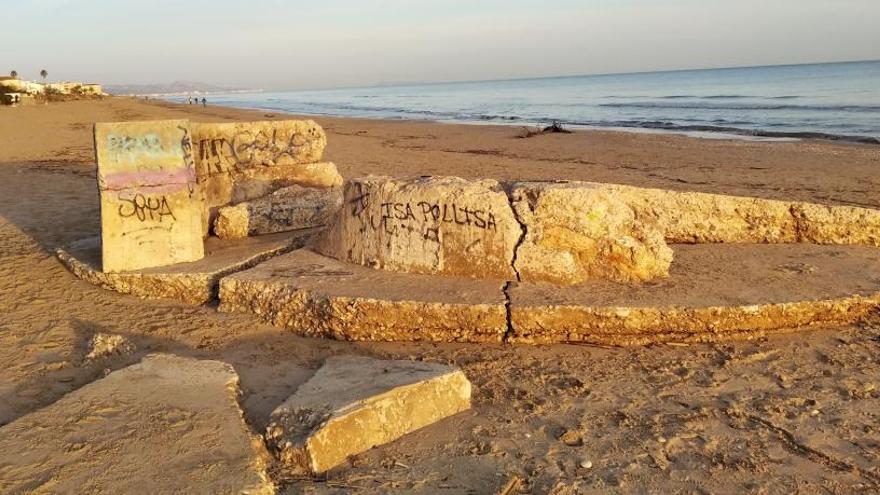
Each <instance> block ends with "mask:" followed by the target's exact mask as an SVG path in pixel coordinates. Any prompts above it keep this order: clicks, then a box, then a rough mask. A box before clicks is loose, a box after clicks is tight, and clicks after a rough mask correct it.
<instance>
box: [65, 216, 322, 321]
mask: <svg viewBox="0 0 880 495" xmlns="http://www.w3.org/2000/svg"><path fill="white" fill-rule="evenodd" d="M316 232H317V231H316V230H314V229H308V230H304V231H300V232H288V233H282V234H273V235H268V236H261V237H254V238H250V239H240V240H229V241H222V240H220V239H217V238H216V237H211V238H209V239H208V240H207V241H206V242H205V249H206V251H207V255H206V256H205V257H204V258H203V259H201V260H199V261H196V262H192V263H181V264H177V265H171V266H165V267H157V268H148V269H144V270H138V271H133V272H123V273H105V272H102V271H101V270H100V269H99V267H100V239H98V238H89V239H84V240H82V241H79V242H76V243H74V244H72V245H71V246H69V247H67V248H66V249H59V250H58V251H57V255H58V259H59V260H61V262H62V263H63V264H64V265H65V266H66V267H67V269H68V270H70V271H71V272H72V273H73V274H74V275H76V276H77V277H79V278H81V279H83V280H85V281H87V282H89V283H91V284H94V285H97V286H99V287H103V288H105V289H111V290H115V291H117V292H121V293H123V294H132V295H135V296H138V297H142V298H145V299H175V300H178V301H181V302H185V303H188V304H204V303H206V302H208V301H210V300H212V299H214V298H215V297H216V295H217V286H218V284H219V282H220V279H221V278H223V277H224V276H226V275H228V274H230V273H234V272H237V271H240V270H245V269H247V268H250V267H252V266H254V265H256V264H257V263H260V262H261V261H264V260H266V259H268V258H271V257H272V256H275V255H278V254H281V253H285V252H287V251H291V250H293V249H297V248H299V247H301V246H302V245H303V244H305V243H306V241H307V240H308V239H309V238H310V237H311V236H313V235H314V234H315V233H316Z"/></svg>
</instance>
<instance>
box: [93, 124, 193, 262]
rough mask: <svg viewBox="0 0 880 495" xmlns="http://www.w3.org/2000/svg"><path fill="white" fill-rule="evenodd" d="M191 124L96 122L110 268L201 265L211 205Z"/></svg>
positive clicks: (103, 231)
mask: <svg viewBox="0 0 880 495" xmlns="http://www.w3.org/2000/svg"><path fill="white" fill-rule="evenodd" d="M192 151H193V150H192V142H191V136H190V130H189V123H188V122H187V121H185V120H163V121H153V122H121V123H104V124H100V123H99V124H95V154H96V156H97V162H98V186H99V189H100V192H101V237H102V239H103V256H102V262H103V271H105V272H120V271H126V270H138V269H141V268H149V267H154V266H163V265H171V264H174V263H182V262H187V261H196V260H199V259H201V258H202V256H203V255H204V247H203V245H202V234H203V221H204V213H205V202H204V197H203V195H202V189H201V188H200V187H199V186H198V184H197V183H196V175H195V168H194V164H193V154H192Z"/></svg>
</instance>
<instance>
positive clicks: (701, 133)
mask: <svg viewBox="0 0 880 495" xmlns="http://www.w3.org/2000/svg"><path fill="white" fill-rule="evenodd" d="M217 94H232V93H217ZM167 96H180V95H165V96H154V95H118V96H117V95H111V97H114V98H133V99H147V100H148V101H149V100H155V101H161V102H165V103H172V104H175V105H183V106H189V105H188V104H185V103H183V102H179V101H175V100H171V99H168V98H167ZM183 96H187V95H183ZM205 96H210V95H205ZM145 97H146V98H145ZM211 105H213V106H216V107H223V108H228V109H232V110H247V111H255V112H278V113H283V114H285V115H290V116H294V117H308V118H335V119H357V120H367V121H373V120H375V121H389V122H413V123H427V124H447V125H471V126H502V127H512V128H518V129H538V128H542V127H545V126H548V125H552V124H553V123H559V124H562V125H563V126H565V128H566V129H568V130H571V131H577V132H581V131H587V132H589V131H603V132H620V133H633V134H659V135H674V136H685V137H689V138H694V139H715V140H732V141H751V142H792V141H804V140H816V141H826V142H832V143H843V144H862V145H877V146H880V138H876V137H871V136H854V135H844V134H831V133H826V132H811V131H803V132H782V131H768V130H763V129H757V130H753V129H745V128H739V127H724V126H709V125H693V126H677V125H675V124H671V123H668V122H645V123H643V125H632V126H625V125H608V126H605V125H593V124H582V123H577V122H567V121H564V120H552V121H544V122H537V121H524V120H517V121H516V122H514V121H513V120H511V121H508V122H504V121H498V120H492V119H486V120H468V119H462V120H454V119H429V118H405V117H379V116H360V115H339V114H333V113H309V112H294V111H291V110H284V109H280V108H275V107H251V106H244V105H242V106H237V105H229V104H225V103H212V104H211ZM192 106H197V104H195V103H194V104H193V105H192ZM517 119H519V118H518V117H517Z"/></svg>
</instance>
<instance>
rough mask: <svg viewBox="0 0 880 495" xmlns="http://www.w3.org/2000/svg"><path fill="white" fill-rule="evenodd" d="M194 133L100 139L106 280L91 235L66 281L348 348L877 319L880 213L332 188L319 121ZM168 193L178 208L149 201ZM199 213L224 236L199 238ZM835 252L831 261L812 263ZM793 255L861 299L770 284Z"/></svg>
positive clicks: (476, 190) (542, 185)
mask: <svg viewBox="0 0 880 495" xmlns="http://www.w3.org/2000/svg"><path fill="white" fill-rule="evenodd" d="M189 125H190V124H188V123H187V122H186V121H166V122H159V123H133V124H119V125H115V124H114V125H106V126H102V125H99V126H96V148H97V154H98V158H99V181H100V184H101V191H102V228H103V230H104V242H103V251H104V255H103V269H102V270H99V269H97V263H96V261H95V260H96V256H95V249H96V248H95V244H94V242H92V244H90V245H89V246H91V247H89V248H88V249H86V248H83V246H82V245H75V246H71V247H70V248H69V249H66V250H60V251H59V257H60V259H61V260H62V261H63V262H64V263H65V264H66V265H67V266H68V267H69V268H70V269H71V271H73V272H74V273H75V274H77V275H78V276H80V277H81V278H83V279H85V280H88V281H90V282H92V283H94V284H96V285H100V286H102V287H108V288H112V289H114V290H117V291H120V292H123V293H129V294H135V295H139V296H141V297H163V298H164V297H170V298H175V299H178V300H181V301H185V302H189V303H195V304H202V303H205V302H208V301H211V300H214V299H219V303H220V304H219V310H220V311H227V312H241V313H252V314H255V315H257V316H258V317H259V318H261V319H263V320H265V321H267V322H270V323H272V324H274V325H276V326H279V327H285V328H289V329H290V330H292V331H294V332H297V333H299V334H301V335H308V336H320V337H330V338H337V339H347V340H372V341H382V340H396V341H435V342H439V341H454V342H521V343H551V342H580V341H589V342H605V343H643V342H650V341H664V340H720V339H726V338H733V337H736V336H753V335H756V334H758V333H761V332H769V331H781V330H785V329H789V328H793V327H800V326H805V325H811V324H818V323H850V322H853V321H857V320H858V319H860V318H862V317H863V316H864V315H865V314H866V313H867V312H868V311H870V310H871V309H873V308H876V307H877V306H878V304H880V273H874V270H873V268H872V267H874V266H876V264H877V263H878V262H880V258H878V257H877V255H878V253H880V250H878V249H876V248H877V247H880V211H877V210H871V209H866V208H857V207H848V206H824V205H817V204H809V203H801V202H790V201H775V200H766V199H758V198H745V197H735V196H723V195H717V194H706V193H695V192H679V191H668V190H660V189H648V188H639V187H633V186H624V185H616V184H601V183H592V182H569V181H533V182H528V181H508V182H505V181H496V180H489V179H479V180H467V179H461V178H457V177H414V178H390V177H381V176H380V177H376V176H370V177H362V178H355V179H351V180H349V181H348V182H347V183H345V184H344V186H343V187H339V186H340V184H341V182H342V179H341V177H340V176H339V174H338V172H337V170H336V167H335V165H333V164H332V163H327V162H321V161H320V160H321V159H322V154H323V149H324V147H325V145H326V136H325V134H324V132H323V130H322V129H321V128H320V126H318V125H317V124H316V123H314V122H312V121H280V122H251V123H234V124H193V125H192V127H193V131H192V134H193V136H194V137H193V140H194V143H196V144H193V145H190V144H189V142H188V135H189V134H188V130H187V129H188V128H189V127H188V126H189ZM119 136H123V137H119ZM114 147H115V148H114ZM114 153H115V154H114ZM181 178H182V179H181ZM175 180H177V182H175ZM172 190H173V192H175V194H177V193H178V192H180V193H181V194H182V192H183V191H186V193H187V194H188V195H186V196H180V197H179V198H178V197H176V196H175V197H168V196H162V197H161V198H166V199H161V198H160V197H159V196H155V195H154V196H149V195H148V193H150V194H152V193H155V194H158V193H160V192H161V193H163V194H168V193H169V192H172ZM137 194H143V195H144V199H143V200H142V201H141V200H138V199H137ZM133 195H134V196H133ZM132 198H134V199H132ZM166 206H167V208H168V211H171V212H173V214H174V216H173V218H171V219H169V218H168V217H169V216H170V215H171V214H170V213H168V211H166ZM132 212H134V213H133V214H132ZM178 212H181V213H178ZM114 213H115V215H114ZM123 213H125V214H126V215H123V216H125V218H126V219H127V221H129V222H134V220H132V219H131V218H129V217H131V216H134V217H136V220H137V221H138V222H153V223H158V224H159V225H153V224H152V223H151V224H150V225H149V226H146V227H144V228H143V230H138V228H139V227H141V225H140V224H139V223H120V220H119V219H118V218H117V217H119V216H120V215H122V214H123ZM178 216H180V217H185V218H186V222H185V223H183V224H182V226H181V229H183V230H180V231H173V232H172V231H171V230H170V229H171V228H172V225H174V226H175V228H177V227H176V225H177V224H176V223H172V222H171V221H170V220H174V221H177V220H178ZM209 217H213V218H211V224H212V225H213V233H214V234H216V236H217V237H210V238H208V240H207V241H206V242H205V243H204V244H203V242H202V238H201V235H202V234H207V233H209V231H210V230H211V229H208V225H209V222H208V219H209ZM197 218H198V219H201V221H202V222H203V223H201V224H200V228H196V226H195V225H196V223H198V222H197V221H196V219H197ZM166 221H167V222H166ZM163 222H166V223H163ZM183 227H185V229H184V228H183ZM163 228H164V229H168V230H169V232H168V233H166V232H165V231H164V230H163ZM287 231H289V232H291V235H290V236H289V237H273V236H282V234H279V232H287ZM170 234H173V235H170ZM236 239H237V240H236ZM235 243H241V244H235ZM203 246H208V253H209V256H208V257H207V258H206V259H205V260H202V261H193V259H195V258H196V256H197V254H198V253H199V249H202V250H204V247H203ZM732 246H733V247H732ZM736 246H745V248H742V249H740V248H739V247H736ZM823 246H824V247H823ZM829 246H834V248H833V249H832V248H830V247H829ZM743 249H745V250H743ZM142 252H146V256H141V257H140V258H137V257H136V255H135V254H132V253H136V254H142ZM285 253H287V254H285ZM718 253H728V254H730V256H731V257H729V258H724V259H721V258H718ZM758 253H760V256H759V259H760V263H758V264H748V263H746V261H745V260H748V259H749V258H750V257H753V256H758ZM781 253H784V255H783V254H781ZM828 253H833V254H834V256H835V257H836V260H837V261H836V262H835V263H836V264H835V263H826V264H822V263H819V262H817V261H816V260H821V259H823V256H825V255H826V254H828ZM135 259H136V261H134V260H135ZM695 260H696V261H695ZM181 261H189V262H187V263H181ZM795 261H796V262H797V263H801V264H803V265H804V266H807V265H810V266H812V265H816V266H818V267H819V269H821V270H824V271H825V273H826V274H827V273H831V272H832V271H833V269H834V268H833V267H834V266H838V265H839V266H844V267H849V269H851V272H852V273H846V274H841V275H840V278H841V279H842V280H846V281H847V283H848V284H851V285H847V286H846V287H844V286H834V287H831V286H827V284H826V282H825V279H824V278H823V277H822V276H817V275H814V274H813V273H812V272H810V271H805V272H804V273H798V274H797V275H791V276H790V277H789V275H786V276H785V277H780V276H779V274H778V273H777V272H779V273H788V269H787V268H786V267H787V266H788V265H787V263H789V264H790V263H793V262H795ZM737 263H741V264H743V268H742V269H741V270H739V271H737V272H727V271H725V269H726V268H727V267H729V266H735V265H736V264H737ZM762 263H763V264H762ZM703 265H705V266H707V267H709V268H710V272H708V274H707V272H705V269H704V268H703ZM864 266H867V267H868V268H863V267H864ZM823 267H824V268H823ZM711 270H714V271H711ZM725 277H727V278H725ZM872 277H873V278H872ZM745 280H748V281H749V284H748V285H747V286H744V285H743V283H742V282H743V281H745ZM780 280H784V281H785V283H784V284H782V285H780V284H779V283H778V282H779V281H780ZM728 286H729V287H739V288H738V289H736V290H735V291H734V292H731V293H729V294H728ZM802 289H803V290H802ZM737 291H739V292H737ZM688 294H699V295H701V296H703V297H688ZM611 295H614V297H612V296H611ZM722 295H724V297H721V296H722Z"/></svg>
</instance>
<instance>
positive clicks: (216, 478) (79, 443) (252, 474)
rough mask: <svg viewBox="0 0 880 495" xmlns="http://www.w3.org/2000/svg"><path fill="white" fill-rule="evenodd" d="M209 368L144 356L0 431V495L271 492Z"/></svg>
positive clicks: (232, 388)
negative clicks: (13, 494)
mask: <svg viewBox="0 0 880 495" xmlns="http://www.w3.org/2000/svg"><path fill="white" fill-rule="evenodd" d="M238 394H239V390H238V375H237V374H236V373H235V370H233V368H232V366H230V365H228V364H226V363H222V362H219V361H207V360H195V359H188V358H181V357H176V356H170V355H151V356H147V357H146V358H144V359H143V361H141V362H140V363H139V364H136V365H133V366H129V367H127V368H124V369H122V370H119V371H115V372H113V373H110V374H109V375H107V376H106V377H105V378H102V379H100V380H97V381H95V382H93V383H91V384H89V385H86V386H84V387H82V388H80V389H79V390H76V391H74V392H71V393H69V394H68V395H66V396H64V397H62V398H61V399H60V400H58V401H57V402H55V403H54V404H52V405H49V406H47V407H45V408H43V409H40V410H38V411H36V412H34V413H31V414H28V415H26V416H23V417H21V418H19V419H17V420H15V421H13V422H11V423H9V424H7V425H5V426H3V427H2V428H0V480H2V486H3V492H4V493H136V492H143V491H144V490H145V489H146V490H148V491H149V492H150V493H155V494H166V493H167V494H171V493H192V492H193V491H197V492H203V493H249V494H271V493H274V492H275V488H274V485H273V484H272V482H271V481H270V480H269V479H268V477H267V474H266V466H267V462H268V460H269V456H268V453H267V452H266V450H265V447H264V445H263V442H262V441H261V439H260V438H259V437H258V436H257V435H255V434H254V433H252V432H251V431H250V429H249V428H248V426H247V424H246V423H245V421H244V419H243V416H242V411H241V409H240V407H239V404H238Z"/></svg>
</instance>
